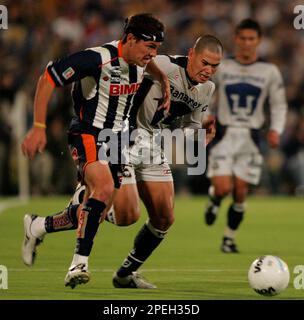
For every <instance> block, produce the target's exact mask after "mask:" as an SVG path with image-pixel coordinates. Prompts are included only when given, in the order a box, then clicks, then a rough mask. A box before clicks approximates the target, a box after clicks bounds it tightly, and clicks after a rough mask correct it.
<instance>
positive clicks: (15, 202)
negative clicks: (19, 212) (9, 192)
mask: <svg viewBox="0 0 304 320" xmlns="http://www.w3.org/2000/svg"><path fill="white" fill-rule="evenodd" d="M26 203H27V201H26V200H20V198H18V197H16V198H10V199H7V200H3V201H2V202H0V215H1V214H3V212H4V211H5V210H7V209H10V208H15V207H19V206H23V205H25V204H26Z"/></svg>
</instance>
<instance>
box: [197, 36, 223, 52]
mask: <svg viewBox="0 0 304 320" xmlns="http://www.w3.org/2000/svg"><path fill="white" fill-rule="evenodd" d="M193 48H194V50H195V52H196V53H198V52H202V51H203V50H204V49H208V50H209V51H211V52H214V53H220V54H223V51H224V48H223V45H222V43H221V41H220V40H219V39H218V38H216V37H215V36H212V35H211V34H206V35H204V36H202V37H199V38H198V39H197V40H196V41H195V44H194V47H193Z"/></svg>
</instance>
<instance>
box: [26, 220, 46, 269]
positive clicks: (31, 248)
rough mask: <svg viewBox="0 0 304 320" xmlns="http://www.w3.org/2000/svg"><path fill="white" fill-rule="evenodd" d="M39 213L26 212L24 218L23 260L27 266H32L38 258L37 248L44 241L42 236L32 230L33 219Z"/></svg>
mask: <svg viewBox="0 0 304 320" xmlns="http://www.w3.org/2000/svg"><path fill="white" fill-rule="evenodd" d="M37 217H38V216H37V215H34V214H32V215H29V214H26V215H25V216H24V218H23V225H24V240H23V244H22V260H23V262H24V264H26V265H27V266H32V265H33V264H34V262H35V258H36V248H37V246H38V245H39V244H40V243H41V242H42V240H43V239H42V238H37V237H34V236H33V234H32V232H31V226H32V223H33V221H34V220H35V219H36V218H37Z"/></svg>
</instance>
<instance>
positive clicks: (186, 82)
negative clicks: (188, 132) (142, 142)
mask: <svg viewBox="0 0 304 320" xmlns="http://www.w3.org/2000/svg"><path fill="white" fill-rule="evenodd" d="M154 62H155V63H156V65H157V66H158V68H159V69H161V70H162V71H163V72H164V73H165V74H166V75H167V76H168V79H169V82H170V89H171V106H170V111H169V114H165V112H164V110H163V109H161V110H157V109H158V107H159V106H160V103H161V102H162V91H161V87H160V84H159V82H158V81H154V82H153V81H152V80H150V79H148V78H146V77H145V79H144V81H143V83H142V86H141V87H140V89H139V91H138V92H137V94H136V96H135V99H134V105H135V108H134V109H133V110H132V112H133V111H134V112H136V109H137V108H139V107H140V106H141V107H140V108H139V110H138V114H137V126H138V127H140V128H143V129H146V130H148V131H150V132H152V131H153V129H159V128H163V127H166V126H171V125H173V124H174V123H175V122H179V126H181V127H192V128H201V127H202V112H203V111H206V110H207V108H208V105H209V102H210V99H211V96H212V94H213V92H214V83H213V82H211V81H206V82H205V83H193V82H192V81H191V80H190V78H189V76H188V74H187V71H186V68H187V63H188V58H187V57H186V56H165V55H158V56H156V58H155V59H154ZM132 118H133V117H132Z"/></svg>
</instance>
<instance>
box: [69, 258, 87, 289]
mask: <svg viewBox="0 0 304 320" xmlns="http://www.w3.org/2000/svg"><path fill="white" fill-rule="evenodd" d="M90 278H91V275H90V273H89V271H88V269H87V267H86V265H85V264H84V263H79V264H77V265H75V266H72V267H70V269H69V271H68V273H67V275H66V277H65V279H64V285H65V286H66V287H71V288H72V289H74V288H75V287H76V286H77V285H78V284H82V283H83V284H85V283H87V282H89V281H90Z"/></svg>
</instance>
